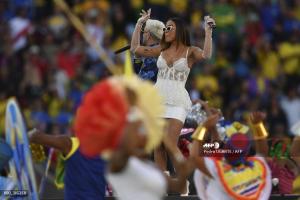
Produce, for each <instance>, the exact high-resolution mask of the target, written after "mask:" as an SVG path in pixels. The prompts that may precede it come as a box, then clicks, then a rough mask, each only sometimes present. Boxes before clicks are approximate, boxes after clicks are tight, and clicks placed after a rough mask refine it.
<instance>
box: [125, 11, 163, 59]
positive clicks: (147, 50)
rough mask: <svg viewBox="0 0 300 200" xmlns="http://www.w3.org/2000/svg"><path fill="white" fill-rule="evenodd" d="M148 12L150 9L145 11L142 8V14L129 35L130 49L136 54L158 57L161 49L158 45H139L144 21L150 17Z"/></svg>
mask: <svg viewBox="0 0 300 200" xmlns="http://www.w3.org/2000/svg"><path fill="white" fill-rule="evenodd" d="M150 14H151V9H149V10H148V11H147V12H145V11H144V10H142V12H141V14H140V15H142V16H141V17H140V18H139V19H138V21H137V23H136V26H135V28H134V31H133V34H132V37H131V47H130V51H131V52H132V53H134V54H135V55H138V56H144V57H158V56H159V54H160V51H161V48H160V46H156V47H147V46H141V44H140V39H141V38H140V36H141V31H142V27H143V25H144V24H145V23H146V21H147V20H148V19H149V18H150Z"/></svg>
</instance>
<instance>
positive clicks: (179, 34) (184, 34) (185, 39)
mask: <svg viewBox="0 0 300 200" xmlns="http://www.w3.org/2000/svg"><path fill="white" fill-rule="evenodd" d="M168 21H173V22H174V23H175V25H176V36H175V40H176V43H177V46H176V48H178V45H179V43H182V44H183V45H185V46H191V40H190V34H189V32H188V30H187V27H186V26H185V25H184V22H183V20H182V19H180V18H177V17H174V18H170V19H168ZM170 45H171V43H170V42H166V41H165V33H164V34H163V36H162V39H161V41H160V46H161V47H162V50H166V49H168V48H169V47H170Z"/></svg>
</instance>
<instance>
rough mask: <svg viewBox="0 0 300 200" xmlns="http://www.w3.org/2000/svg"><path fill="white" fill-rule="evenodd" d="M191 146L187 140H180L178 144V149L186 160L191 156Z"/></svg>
mask: <svg viewBox="0 0 300 200" xmlns="http://www.w3.org/2000/svg"><path fill="white" fill-rule="evenodd" d="M189 144H190V142H189V141H188V140H187V139H185V138H183V139H180V140H179V142H178V148H179V149H180V151H181V153H182V154H183V156H184V157H186V158H188V157H189V156H190V150H189Z"/></svg>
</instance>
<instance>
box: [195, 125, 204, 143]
mask: <svg viewBox="0 0 300 200" xmlns="http://www.w3.org/2000/svg"><path fill="white" fill-rule="evenodd" d="M206 131H207V129H206V128H205V127H204V126H198V127H197V129H196V130H195V132H194V134H193V135H192V138H193V139H194V140H200V141H201V140H204V136H205V133H206Z"/></svg>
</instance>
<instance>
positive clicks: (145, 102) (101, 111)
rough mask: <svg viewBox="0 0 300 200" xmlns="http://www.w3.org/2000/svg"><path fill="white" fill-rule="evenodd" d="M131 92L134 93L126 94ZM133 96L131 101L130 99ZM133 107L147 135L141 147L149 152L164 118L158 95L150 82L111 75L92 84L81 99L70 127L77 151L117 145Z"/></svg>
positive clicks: (94, 152)
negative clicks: (161, 116) (76, 143)
mask: <svg viewBox="0 0 300 200" xmlns="http://www.w3.org/2000/svg"><path fill="white" fill-rule="evenodd" d="M127 89H129V90H130V92H133V93H134V94H130V93H128V92H129V90H127ZM133 95H134V96H135V101H134V102H131V100H130V98H131V97H132V96H133ZM132 108H135V110H138V112H139V113H140V116H141V120H142V122H143V124H144V127H145V129H146V134H147V143H146V147H145V150H146V151H147V152H150V151H151V150H153V148H155V147H156V146H157V145H158V144H159V143H160V142H161V140H162V136H163V127H164V121H163V119H161V118H159V116H160V115H161V114H162V112H163V107H162V101H161V97H160V96H159V95H158V92H157V91H156V89H155V88H154V87H153V85H152V84H151V83H150V82H147V81H142V80H140V79H139V78H137V77H135V76H133V77H125V76H122V77H121V76H120V77H112V78H109V79H106V80H104V81H101V82H100V83H98V84H96V85H95V86H94V87H93V88H92V89H91V90H90V91H89V92H87V94H86V95H85V97H84V98H83V102H82V104H81V105H80V107H79V108H78V111H77V114H76V118H75V122H74V127H75V133H76V136H77V137H78V138H79V140H80V150H81V152H82V153H84V154H85V155H88V156H96V155H99V154H101V153H104V152H106V151H107V150H113V149H115V148H116V147H117V145H118V144H119V142H120V139H121V136H122V134H123V131H124V128H125V126H126V124H127V122H128V121H129V119H128V118H129V117H132V116H131V115H130V112H131V111H132V110H133V109H132Z"/></svg>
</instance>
